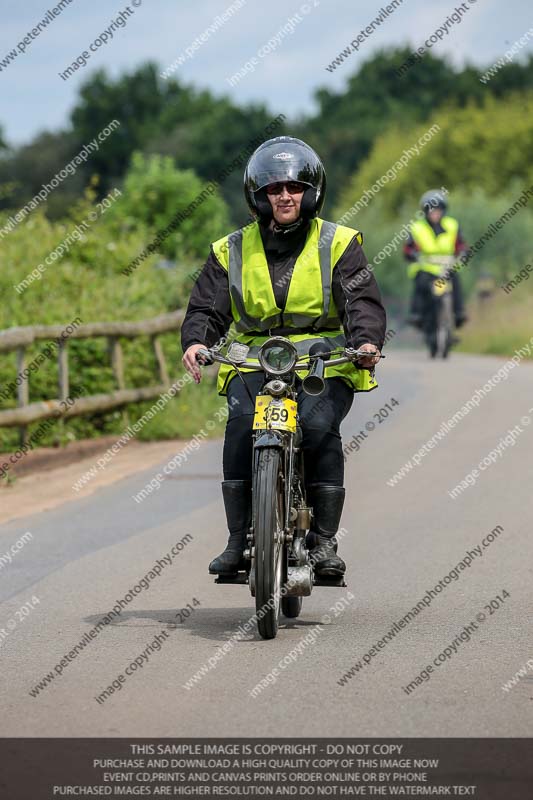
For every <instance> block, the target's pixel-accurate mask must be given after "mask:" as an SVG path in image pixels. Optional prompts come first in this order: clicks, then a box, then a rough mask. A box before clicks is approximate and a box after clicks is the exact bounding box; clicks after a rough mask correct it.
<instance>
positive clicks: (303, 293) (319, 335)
mask: <svg viewBox="0 0 533 800" xmlns="http://www.w3.org/2000/svg"><path fill="white" fill-rule="evenodd" d="M354 237H357V241H358V242H359V243H360V244H362V241H363V237H362V234H361V233H359V231H356V230H353V229H352V228H347V227H344V226H342V225H335V224H334V223H333V222H326V221H325V220H322V219H312V220H311V222H310V226H309V231H308V234H307V238H306V241H305V245H304V248H303V250H302V252H301V253H300V255H299V256H298V258H297V259H296V262H295V264H294V269H293V272H292V275H291V279H290V283H289V288H288V292H287V297H286V302H285V308H284V309H283V310H282V309H280V308H278V307H277V306H276V301H275V298H274V289H273V287H272V281H271V279H270V272H269V269H268V263H267V259H266V255H265V250H264V247H263V242H262V239H261V232H260V230H259V224H258V222H252V223H251V224H250V225H247V226H246V227H244V228H240V229H239V230H237V231H234V232H233V233H230V234H229V236H224V237H223V238H222V239H218V241H216V242H214V243H213V245H212V247H213V252H214V254H215V256H216V257H217V259H218V261H219V262H220V264H221V265H222V267H223V268H224V269H225V270H226V271H227V273H228V282H229V291H230V297H231V313H232V316H233V325H232V327H234V328H235V332H236V335H235V336H234V337H233V338H234V339H235V341H237V342H242V343H243V344H246V345H248V346H249V347H250V351H249V353H248V357H249V358H250V359H252V360H253V361H256V362H257V363H259V361H258V360H257V353H258V350H259V347H260V346H261V345H262V344H263V343H264V342H265V341H266V340H267V339H268V338H269V336H270V334H269V330H270V329H271V328H277V327H287V328H288V327H293V328H307V327H308V328H309V333H298V334H290V335H289V336H287V338H288V339H290V340H291V341H292V342H293V343H294V345H295V346H296V349H297V351H298V354H299V355H304V354H305V353H308V352H309V349H310V347H311V346H312V345H313V344H314V343H315V342H319V343H321V344H325V346H327V347H328V349H337V348H339V347H344V346H345V344H346V340H345V337H344V331H343V328H342V325H341V322H340V319H339V316H338V313H337V309H336V307H335V303H334V302H332V296H331V286H332V274H333V268H334V267H335V264H336V263H337V262H338V260H339V259H340V257H341V256H342V254H343V253H344V251H345V250H346V248H347V247H348V245H349V244H350V242H351V241H352V240H353V239H354ZM326 328H327V329H328V330H324V329H326ZM263 331H264V333H263ZM250 332H253V333H250ZM231 333H233V331H231ZM243 371H246V368H244V369H243ZM307 374H308V371H307V370H302V371H301V372H300V371H299V372H298V375H299V376H300V378H304V377H305V376H306V375H307ZM235 375H236V371H235V369H234V368H233V367H231V366H230V365H228V364H221V366H220V369H219V373H218V381H217V390H218V393H219V394H220V395H225V394H226V392H227V386H228V383H229V381H230V380H231V379H232V378H233V377H234V376H235ZM324 377H325V378H335V377H339V378H342V379H343V380H344V381H345V382H346V383H347V384H348V385H349V386H350V387H351V388H352V389H353V390H354V391H356V392H367V391H370V390H371V389H375V388H376V386H377V382H376V380H375V379H374V377H373V376H372V375H371V374H370V372H369V370H367V369H358V368H357V367H355V365H354V364H353V363H351V362H347V363H346V364H339V365H334V366H332V367H328V366H327V362H326V367H325V370H324Z"/></svg>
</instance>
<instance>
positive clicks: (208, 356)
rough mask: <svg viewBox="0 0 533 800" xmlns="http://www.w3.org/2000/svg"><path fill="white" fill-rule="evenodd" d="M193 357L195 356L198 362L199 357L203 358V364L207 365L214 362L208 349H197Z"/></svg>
mask: <svg viewBox="0 0 533 800" xmlns="http://www.w3.org/2000/svg"><path fill="white" fill-rule="evenodd" d="M194 357H195V359H196V361H198V362H200V358H203V359H205V360H204V365H205V366H207V365H208V364H214V363H215V362H214V359H213V357H212V355H211V353H210V352H209V350H198V352H197V353H195V356H194Z"/></svg>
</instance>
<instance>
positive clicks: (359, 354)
mask: <svg viewBox="0 0 533 800" xmlns="http://www.w3.org/2000/svg"><path fill="white" fill-rule="evenodd" d="M344 353H345V354H346V355H344V356H342V357H341V358H330V359H328V361H327V366H328V367H332V366H334V365H336V364H345V363H346V362H347V361H358V360H359V359H360V358H368V357H369V356H374V355H377V351H376V352H369V351H368V350H353V349H352V348H350V347H346V348H345V349H344ZM198 356H200V357H202V358H204V359H205V365H206V366H207V365H208V364H213V363H214V362H215V361H218V362H219V363H220V364H229V365H230V366H237V367H246V369H248V370H251V371H254V372H263V367H262V366H261V365H260V364H254V363H252V362H251V361H249V360H248V359H245V360H244V361H240V362H238V363H237V362H233V361H231V360H230V359H228V358H225V357H224V356H221V355H220V354H219V353H217V352H214V351H213V350H208V349H207V348H205V349H202V350H198V351H197V353H196V360H197V361H199V358H198ZM377 357H378V359H382V358H385V356H384V355H382V354H381V353H380V354H379V356H377ZM301 358H306V356H302V357H301ZM311 358H312V359H313V361H314V362H315V364H316V362H317V361H321V362H322V363H323V364H324V359H323V358H321V356H319V355H317V356H316V357H313V356H312V357H311ZM299 360H300V359H298V361H299ZM294 369H295V370H297V371H300V370H305V369H309V362H308V363H306V364H299V363H298V362H296V365H295V366H294Z"/></svg>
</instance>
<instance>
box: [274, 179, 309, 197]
mask: <svg viewBox="0 0 533 800" xmlns="http://www.w3.org/2000/svg"><path fill="white" fill-rule="evenodd" d="M284 186H285V187H286V189H287V191H288V193H289V194H300V193H301V192H303V191H305V183H299V182H298V181H284V182H282V181H280V182H279V183H269V184H268V186H267V187H266V191H267V194H281V193H282V192H283V187H284Z"/></svg>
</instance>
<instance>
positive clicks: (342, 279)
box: [332, 239, 387, 350]
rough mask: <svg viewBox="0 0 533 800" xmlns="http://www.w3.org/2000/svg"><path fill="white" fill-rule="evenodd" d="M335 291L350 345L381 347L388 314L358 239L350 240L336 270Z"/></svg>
mask: <svg viewBox="0 0 533 800" xmlns="http://www.w3.org/2000/svg"><path fill="white" fill-rule="evenodd" d="M332 294H333V300H334V301H335V304H336V306H337V310H338V312H339V316H340V319H341V322H342V325H343V328H344V333H345V336H346V344H347V346H348V347H355V348H357V347H360V346H361V345H362V344H365V342H370V344H374V345H376V346H377V347H378V348H379V349H380V350H381V348H382V347H383V342H384V340H385V333H386V326H387V315H386V313H385V308H384V306H383V303H382V301H381V292H380V291H379V287H378V284H377V281H376V279H375V278H374V275H373V274H372V271H371V269H370V268H369V266H368V261H367V260H366V256H365V254H364V252H363V248H362V247H361V245H360V244H359V242H358V241H357V239H353V240H352V241H351V242H350V244H349V245H348V247H347V248H346V250H345V251H344V253H343V254H342V256H341V258H340V259H339V260H338V262H337V263H336V265H335V267H334V269H333V283H332Z"/></svg>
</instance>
